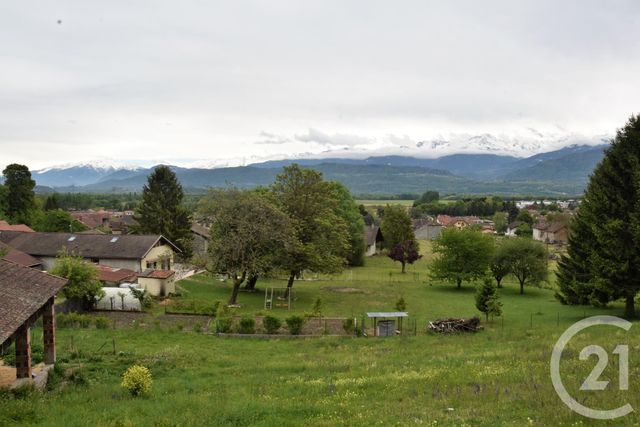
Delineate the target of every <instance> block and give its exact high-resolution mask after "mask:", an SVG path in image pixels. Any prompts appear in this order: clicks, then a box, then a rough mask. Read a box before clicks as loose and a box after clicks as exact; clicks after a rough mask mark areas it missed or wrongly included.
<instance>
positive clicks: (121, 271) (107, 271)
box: [98, 265, 137, 283]
mask: <svg viewBox="0 0 640 427" xmlns="http://www.w3.org/2000/svg"><path fill="white" fill-rule="evenodd" d="M98 271H99V272H100V281H101V282H115V283H121V282H127V281H135V280H136V278H137V274H136V272H135V271H133V270H129V269H127V268H115V267H110V266H108V265H98Z"/></svg>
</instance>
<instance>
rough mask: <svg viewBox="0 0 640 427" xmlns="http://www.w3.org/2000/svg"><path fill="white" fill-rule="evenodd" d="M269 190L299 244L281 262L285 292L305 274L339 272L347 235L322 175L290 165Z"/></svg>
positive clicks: (335, 202) (342, 261)
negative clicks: (284, 214) (287, 219)
mask: <svg viewBox="0 0 640 427" xmlns="http://www.w3.org/2000/svg"><path fill="white" fill-rule="evenodd" d="M271 190H272V191H273V195H274V198H275V200H276V203H277V204H278V206H279V207H280V208H281V209H282V210H283V211H284V212H285V213H286V214H287V215H288V216H289V218H290V219H291V223H292V226H293V232H292V235H293V236H294V237H295V239H296V240H297V242H298V244H297V245H292V246H291V247H290V248H289V250H288V251H286V252H285V254H284V256H283V257H282V259H281V261H280V265H282V266H283V267H284V268H285V269H286V270H287V271H288V272H289V280H288V282H287V288H288V289H291V288H292V287H293V283H294V280H295V278H296V276H298V275H299V274H301V273H302V272H303V271H304V270H309V271H312V272H319V273H332V272H338V271H340V270H342V269H343V268H344V266H345V264H346V262H347V260H346V258H345V253H347V251H348V248H349V231H348V228H347V224H346V223H345V221H344V220H343V219H342V218H340V217H339V216H338V215H337V214H336V205H337V203H338V201H337V200H336V199H335V198H334V197H333V196H332V192H331V187H330V186H329V185H327V183H326V182H325V181H323V180H322V174H321V173H320V172H317V171H314V170H311V169H303V168H301V167H300V166H299V165H297V164H293V165H291V166H287V167H285V168H284V170H283V172H282V173H281V174H279V175H278V176H277V177H276V181H275V182H274V183H273V185H272V186H271Z"/></svg>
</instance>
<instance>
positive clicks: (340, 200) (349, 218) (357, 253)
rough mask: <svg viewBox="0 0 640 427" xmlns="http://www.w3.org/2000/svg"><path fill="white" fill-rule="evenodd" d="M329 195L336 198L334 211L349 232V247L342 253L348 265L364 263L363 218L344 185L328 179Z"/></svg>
mask: <svg viewBox="0 0 640 427" xmlns="http://www.w3.org/2000/svg"><path fill="white" fill-rule="evenodd" d="M327 185H328V186H329V191H330V192H331V196H332V197H333V198H334V199H335V200H336V204H335V209H334V212H335V214H336V215H338V216H339V217H340V218H342V220H343V221H344V222H345V224H346V225H347V231H348V233H349V247H348V251H347V252H346V253H345V254H344V256H345V258H346V259H347V261H348V263H349V265H351V266H361V265H363V264H364V251H365V243H364V231H363V229H364V218H363V216H362V215H361V214H360V209H359V207H358V205H357V204H356V201H355V200H354V199H353V196H352V195H351V193H350V192H349V190H348V189H347V187H345V186H344V185H342V184H340V183H339V182H336V181H328V182H327Z"/></svg>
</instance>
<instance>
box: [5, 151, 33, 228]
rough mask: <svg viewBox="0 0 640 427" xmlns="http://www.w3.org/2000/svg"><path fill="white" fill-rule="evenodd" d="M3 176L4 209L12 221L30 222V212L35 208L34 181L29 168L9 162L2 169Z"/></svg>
mask: <svg viewBox="0 0 640 427" xmlns="http://www.w3.org/2000/svg"><path fill="white" fill-rule="evenodd" d="M2 175H3V176H4V187H5V191H3V192H2V193H4V194H3V195H4V201H3V202H2V203H1V204H2V205H4V211H5V214H6V216H7V217H8V218H9V219H10V220H11V221H13V222H17V223H25V224H30V223H31V214H32V211H33V210H34V209H35V207H36V205H35V198H34V192H33V189H34V188H35V186H36V182H35V181H34V180H33V179H31V172H30V171H29V168H28V167H26V166H24V165H18V164H15V163H13V164H10V165H9V166H7V167H6V168H5V169H4V170H3V171H2Z"/></svg>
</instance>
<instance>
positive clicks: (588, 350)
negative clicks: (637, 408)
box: [550, 316, 633, 420]
mask: <svg viewBox="0 0 640 427" xmlns="http://www.w3.org/2000/svg"><path fill="white" fill-rule="evenodd" d="M597 325H608V326H615V327H617V328H621V329H624V330H625V331H628V330H629V329H630V328H631V322H629V321H627V320H624V319H621V318H619V317H615V316H593V317H589V318H587V319H584V320H581V321H579V322H577V323H574V324H573V325H571V326H570V327H569V329H567V330H566V331H564V333H563V334H562V335H561V336H560V338H558V341H557V342H556V345H555V346H554V347H553V352H552V353H551V362H550V368H551V381H552V382H553V388H554V389H555V390H556V393H558V396H559V397H560V399H561V400H562V401H563V402H564V404H565V405H567V406H568V407H569V408H571V410H573V411H574V412H577V413H578V414H580V415H583V416H585V417H588V418H593V419H597V420H612V419H615V418H620V417H624V416H625V415H627V414H629V413H631V412H633V407H632V406H631V405H630V404H628V403H627V404H626V405H623V406H620V407H619V408H616V409H610V410H599V409H592V408H588V407H586V406H584V405H582V404H581V403H579V402H578V401H577V400H575V399H574V398H573V397H571V395H570V394H569V392H567V389H566V388H565V387H564V384H563V383H562V377H561V375H560V359H561V357H562V352H563V350H564V348H565V347H566V346H567V343H568V342H569V341H570V340H571V339H572V338H573V337H574V336H575V335H576V334H578V333H579V332H580V331H582V330H584V329H587V328H589V327H591V326H597ZM613 353H614V354H617V355H618V357H619V359H620V363H619V366H620V371H619V383H620V384H619V388H620V390H628V389H629V347H628V346H627V345H618V346H616V348H615V349H614V350H613ZM593 354H595V355H596V356H597V357H598V363H597V364H596V366H595V367H594V368H593V370H592V371H591V374H589V376H588V377H587V378H586V379H585V381H584V383H582V386H581V387H580V390H595V391H600V390H605V388H606V387H607V386H608V385H609V381H600V380H598V378H599V377H600V374H602V372H603V371H604V369H605V368H606V367H607V364H608V361H609V356H608V354H607V351H606V350H605V349H604V348H602V347H600V346H599V345H589V346H587V347H585V348H583V349H582V351H581V352H580V360H587V359H588V358H589V356H591V355H593Z"/></svg>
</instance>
